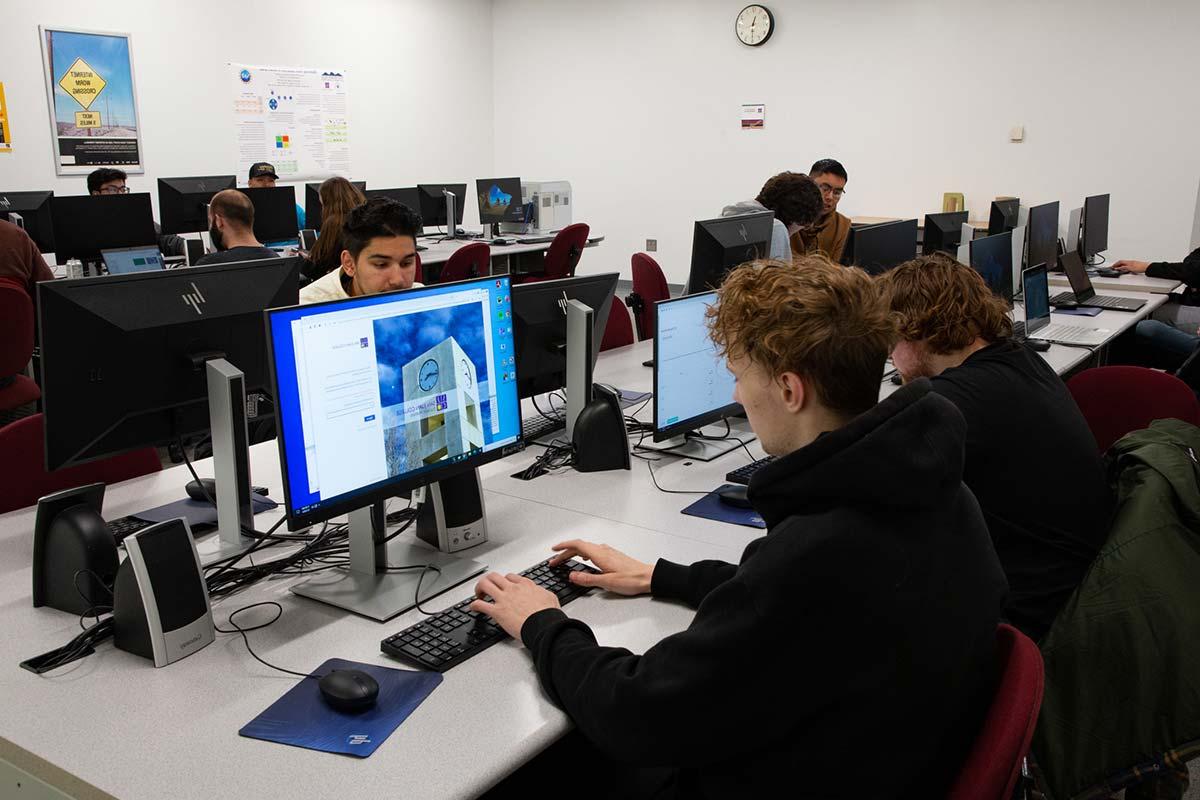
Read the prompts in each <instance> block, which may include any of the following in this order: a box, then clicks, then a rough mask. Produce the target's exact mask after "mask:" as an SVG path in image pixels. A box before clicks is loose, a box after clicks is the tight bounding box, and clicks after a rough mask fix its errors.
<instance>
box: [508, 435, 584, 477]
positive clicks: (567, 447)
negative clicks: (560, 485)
mask: <svg viewBox="0 0 1200 800" xmlns="http://www.w3.org/2000/svg"><path fill="white" fill-rule="evenodd" d="M574 464H575V446H574V445H572V444H570V443H569V442H565V441H563V440H561V439H555V440H554V441H553V442H551V443H550V444H548V445H546V450H545V452H543V453H542V454H541V455H540V456H538V457H537V458H536V459H534V462H533V463H532V464H530V465H529V466H528V467H526V468H525V469H523V470H521V471H520V472H518V473H517V474H516V475H514V476H513V477H516V478H519V479H521V480H523V481H531V480H533V479H534V478H537V477H539V476H541V475H545V474H546V473H548V472H555V471H557V470H560V469H565V468H567V467H570V466H573V465H574Z"/></svg>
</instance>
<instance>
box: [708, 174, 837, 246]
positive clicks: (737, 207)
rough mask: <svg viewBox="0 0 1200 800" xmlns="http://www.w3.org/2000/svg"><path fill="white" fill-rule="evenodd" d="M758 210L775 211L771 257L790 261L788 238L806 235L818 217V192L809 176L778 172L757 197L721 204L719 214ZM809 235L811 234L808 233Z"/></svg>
mask: <svg viewBox="0 0 1200 800" xmlns="http://www.w3.org/2000/svg"><path fill="white" fill-rule="evenodd" d="M758 211H773V212H775V221H774V226H773V228H772V231H771V253H770V256H771V258H773V259H775V260H776V261H782V262H784V263H785V264H790V263H792V248H791V247H790V246H789V245H788V237H790V236H795V235H797V234H808V232H809V231H811V230H812V228H813V226H814V225H815V224H816V222H817V218H818V217H820V216H821V192H820V190H819V189H817V185H816V183H814V182H813V180H812V178H810V177H808V176H807V175H805V174H804V173H802V172H781V173H779V174H778V175H775V176H773V177H771V178H768V179H767V182H766V183H764V184H763V187H762V190H761V191H760V192H759V193H758V197H756V198H755V199H753V200H743V201H742V202H740V203H734V204H733V205H729V206H725V208H724V209H722V210H721V216H722V217H736V216H738V215H741V214H753V213H755V212H758ZM809 235H811V234H809Z"/></svg>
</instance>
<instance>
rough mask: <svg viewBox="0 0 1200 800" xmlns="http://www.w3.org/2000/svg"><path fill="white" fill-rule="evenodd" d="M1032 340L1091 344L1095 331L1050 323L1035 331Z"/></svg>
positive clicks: (1093, 329)
mask: <svg viewBox="0 0 1200 800" xmlns="http://www.w3.org/2000/svg"><path fill="white" fill-rule="evenodd" d="M1033 338H1034V339H1046V340H1049V341H1055V342H1073V343H1078V344H1092V343H1093V342H1094V341H1095V338H1096V329H1095V328H1081V327H1079V326H1076V325H1063V324H1062V323H1059V322H1051V323H1050V324H1049V325H1047V326H1046V327H1044V328H1041V329H1040V330H1038V331H1035V332H1034V334H1033Z"/></svg>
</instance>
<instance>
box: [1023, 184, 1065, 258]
mask: <svg viewBox="0 0 1200 800" xmlns="http://www.w3.org/2000/svg"><path fill="white" fill-rule="evenodd" d="M1026 228H1027V230H1026V236H1027V238H1028V242H1029V244H1028V248H1029V249H1028V251H1027V254H1026V256H1025V264H1026V265H1027V266H1030V267H1036V266H1037V265H1038V264H1045V265H1046V268H1047V269H1051V268H1052V267H1054V265H1055V264H1057V263H1058V201H1057V200H1056V201H1055V202H1053V203H1043V204H1042V205H1040V206H1034V207H1032V208H1030V209H1029V220H1028V221H1027V222H1026Z"/></svg>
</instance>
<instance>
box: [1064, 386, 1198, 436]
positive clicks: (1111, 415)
mask: <svg viewBox="0 0 1200 800" xmlns="http://www.w3.org/2000/svg"><path fill="white" fill-rule="evenodd" d="M1067 389H1069V390H1070V391H1071V396H1072V397H1074V398H1075V402H1076V404H1077V405H1078V406H1079V410H1080V411H1082V412H1083V418H1084V419H1085V420H1087V424H1088V427H1089V428H1091V430H1092V436H1094V437H1095V438H1096V446H1097V447H1099V448H1100V452H1102V453H1103V452H1104V451H1106V450H1108V448H1109V447H1111V446H1112V444H1113V442H1115V441H1116V440H1117V439H1120V438H1121V437H1122V436H1124V435H1125V434H1127V433H1129V432H1131V431H1138V430H1142V429H1143V428H1147V427H1149V425H1150V423H1151V422H1153V421H1154V420H1156V419H1181V420H1183V421H1184V422H1188V423H1191V424H1192V425H1200V401H1197V400H1196V394H1195V392H1193V391H1192V389H1191V387H1189V386H1188V385H1187V384H1186V383H1184V382H1183V381H1181V380H1180V379H1179V378H1176V377H1175V376H1174V375H1169V374H1167V373H1166V372H1159V371H1158V370H1153V369H1146V368H1145V367H1096V368H1094V369H1085V370H1084V371H1083V372H1081V373H1079V374H1078V375H1076V376H1075V377H1073V378H1071V379H1070V380H1069V381H1067Z"/></svg>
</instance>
